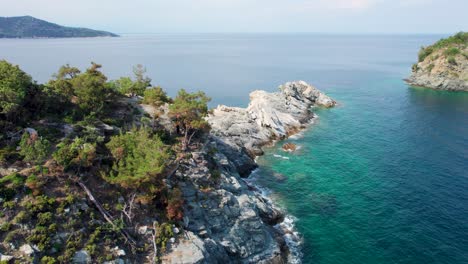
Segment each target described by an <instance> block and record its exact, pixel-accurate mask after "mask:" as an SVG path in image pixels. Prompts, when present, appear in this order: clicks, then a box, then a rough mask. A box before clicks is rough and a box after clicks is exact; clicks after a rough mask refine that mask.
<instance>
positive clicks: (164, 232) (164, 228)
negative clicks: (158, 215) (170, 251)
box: [155, 223, 174, 251]
mask: <svg viewBox="0 0 468 264" xmlns="http://www.w3.org/2000/svg"><path fill="white" fill-rule="evenodd" d="M173 236H174V231H173V230H172V225H171V224H169V223H163V224H161V225H156V240H155V242H156V245H158V247H159V248H161V249H162V251H166V246H167V242H168V241H169V239H171V237H173Z"/></svg>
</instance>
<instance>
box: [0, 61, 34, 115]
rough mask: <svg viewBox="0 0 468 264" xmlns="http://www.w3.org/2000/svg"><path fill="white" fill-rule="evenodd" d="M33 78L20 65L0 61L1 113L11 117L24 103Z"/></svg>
mask: <svg viewBox="0 0 468 264" xmlns="http://www.w3.org/2000/svg"><path fill="white" fill-rule="evenodd" d="M31 86H33V83H32V79H31V77H30V76H29V75H27V74H26V73H25V72H23V71H22V70H21V69H20V68H19V67H18V66H14V65H12V64H10V63H8V62H7V61H5V60H2V61H0V114H3V115H6V116H7V117H11V115H12V114H14V113H17V112H16V111H17V110H18V109H19V108H20V107H21V106H23V105H24V103H25V98H26V95H27V94H28V90H29V89H31Z"/></svg>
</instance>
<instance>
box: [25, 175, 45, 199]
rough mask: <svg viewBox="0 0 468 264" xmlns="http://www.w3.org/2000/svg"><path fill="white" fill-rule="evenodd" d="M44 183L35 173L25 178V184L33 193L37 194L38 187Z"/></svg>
mask: <svg viewBox="0 0 468 264" xmlns="http://www.w3.org/2000/svg"><path fill="white" fill-rule="evenodd" d="M43 184H44V183H43V182H42V181H41V180H40V179H39V178H38V177H37V176H36V175H35V174H31V175H29V176H28V178H27V179H26V184H25V185H26V186H27V187H28V188H29V189H31V190H32V191H33V194H34V195H38V194H39V189H40V188H41V187H42V185H43Z"/></svg>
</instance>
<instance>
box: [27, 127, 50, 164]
mask: <svg viewBox="0 0 468 264" xmlns="http://www.w3.org/2000/svg"><path fill="white" fill-rule="evenodd" d="M20 147H21V151H20V154H21V155H22V156H24V160H25V161H30V162H37V163H42V162H44V161H45V160H46V159H47V157H48V156H49V153H50V142H49V141H48V140H47V139H44V138H42V137H40V138H37V136H33V135H30V134H29V133H28V132H25V133H24V134H23V137H22V138H21V141H20Z"/></svg>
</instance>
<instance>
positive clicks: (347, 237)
mask: <svg viewBox="0 0 468 264" xmlns="http://www.w3.org/2000/svg"><path fill="white" fill-rule="evenodd" d="M440 37H441V36H368V35H367V36H334V35H312V34H300V35H292V34H290V35H288V34H283V35H278V34H277V35H268V34H263V35H254V34H237V35H222V34H221V35H220V34H218V35H215V34H204V35H158V36H130V37H124V38H117V39H110V38H102V39H56V40H46V39H43V40H42V39H41V40H0V59H2V58H5V59H8V60H10V61H12V62H14V63H17V64H20V65H21V67H22V68H23V69H24V70H25V71H27V72H28V73H30V74H31V75H32V76H33V77H34V78H35V79H36V80H38V81H40V82H42V81H45V80H47V79H49V77H50V76H51V75H52V73H53V72H54V71H56V69H58V67H59V66H60V65H62V64H65V63H70V64H72V65H77V66H79V67H85V66H86V65H87V64H88V63H89V62H90V61H95V62H98V63H101V64H103V66H104V71H105V72H106V73H107V74H108V75H109V76H110V77H111V78H116V77H118V76H121V75H126V74H129V73H130V72H131V66H132V65H134V64H137V63H141V64H144V65H145V66H146V67H147V69H148V74H149V75H150V77H152V78H153V80H154V81H153V83H154V84H160V85H161V86H163V87H164V88H165V89H167V90H168V91H169V93H170V94H172V95H173V94H175V93H176V91H177V89H179V88H187V89H189V90H198V89H201V90H204V91H206V92H207V93H208V94H209V95H211V96H212V97H213V102H212V105H216V104H218V103H222V104H228V105H239V106H244V105H246V104H247V102H248V93H249V92H250V91H252V90H254V89H265V90H269V91H273V90H275V89H276V87H277V86H278V85H279V84H281V83H283V82H286V81H290V80H299V79H301V80H305V81H307V82H310V83H312V84H314V85H315V86H317V87H318V88H320V89H321V90H323V91H325V92H326V93H328V94H329V95H330V96H332V97H333V98H334V99H335V100H337V101H338V102H339V106H338V107H336V108H333V109H317V110H316V111H317V113H318V114H319V116H320V118H319V120H318V121H317V122H316V124H314V125H313V126H311V128H310V129H309V130H307V131H306V132H304V133H303V135H302V136H301V137H299V138H296V139H290V140H289V141H292V142H294V143H295V144H297V145H299V146H301V149H300V150H298V151H297V152H296V153H291V154H288V153H284V152H282V151H281V150H280V145H278V146H276V147H272V148H270V149H268V150H267V152H266V155H265V156H263V157H261V158H259V160H258V162H259V164H260V170H259V171H258V172H257V174H256V175H254V178H255V180H256V181H258V182H259V184H261V185H262V186H265V187H267V188H268V189H270V190H271V195H272V197H273V198H274V199H275V200H276V201H277V202H278V203H280V204H281V205H282V206H284V207H285V209H286V210H287V211H288V212H289V213H290V214H291V215H293V216H294V217H295V218H296V227H297V229H298V230H299V231H300V232H301V233H302V234H303V237H304V244H303V248H302V252H303V262H304V263H327V264H328V263H468V93H453V92H443V91H434V90H429V89H421V88H411V87H409V86H407V85H406V84H405V83H404V82H403V81H402V79H403V78H405V77H407V75H408V74H409V73H410V68H411V64H412V63H414V61H415V60H416V54H417V51H418V49H419V47H420V46H422V45H427V44H429V43H431V42H434V41H435V40H437V39H439V38H440ZM275 155H281V156H284V157H288V158H289V159H284V158H281V157H280V158H278V157H277V156H275ZM278 175H282V176H280V177H278ZM275 176H276V177H275Z"/></svg>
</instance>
